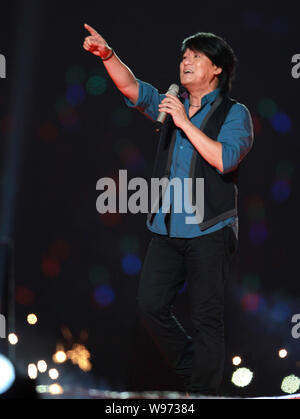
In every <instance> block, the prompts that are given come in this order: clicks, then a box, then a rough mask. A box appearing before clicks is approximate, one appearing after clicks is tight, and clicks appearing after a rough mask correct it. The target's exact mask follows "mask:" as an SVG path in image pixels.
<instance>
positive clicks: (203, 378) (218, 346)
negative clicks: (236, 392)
mask: <svg viewBox="0 0 300 419" xmlns="http://www.w3.org/2000/svg"><path fill="white" fill-rule="evenodd" d="M236 248H237V239H236V238H235V234H234V233H233V231H232V229H231V228H230V227H224V228H223V229H221V230H218V231H216V232H214V233H210V234H207V235H204V236H199V237H196V238H191V239H180V238H170V237H168V236H162V235H158V234H154V233H153V238H152V239H151V241H150V244H149V247H148V250H147V254H146V257H145V260H144V264H143V269H142V275H141V280H140V285H139V290H138V303H139V309H140V310H141V312H142V314H143V316H144V319H145V320H146V321H147V326H150V328H151V334H154V335H155V338H156V340H157V339H158V341H159V345H160V347H161V349H162V350H163V352H164V353H165V355H166V357H167V359H168V361H169V363H170V364H171V366H172V367H173V368H174V369H175V371H176V373H177V374H178V375H179V376H181V377H182V378H183V379H184V380H185V383H186V390H187V391H189V392H191V393H201V394H212V395H214V394H217V392H218V388H219V386H220V384H221V381H222V378H223V364H224V352H225V348H224V318H223V317H224V316H223V314H224V284H225V277H226V273H227V272H228V267H229V263H230V260H231V258H232V255H233V254H234V252H235V250H236ZM182 272H185V274H186V275H182V274H181V273H182ZM185 280H187V290H188V301H189V308H190V315H191V320H192V324H193V329H194V333H193V337H192V338H191V337H190V336H188V335H187V333H186V331H185V329H184V327H183V326H182V325H181V324H180V323H179V321H178V320H177V319H176V317H175V315H174V312H173V305H174V302H175V299H176V296H177V294H178V291H179V290H180V289H181V287H182V286H183V284H184V281H185Z"/></svg>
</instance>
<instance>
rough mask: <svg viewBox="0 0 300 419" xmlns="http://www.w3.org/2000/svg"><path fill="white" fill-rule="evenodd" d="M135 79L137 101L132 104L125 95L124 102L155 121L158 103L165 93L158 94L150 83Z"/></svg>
mask: <svg viewBox="0 0 300 419" xmlns="http://www.w3.org/2000/svg"><path fill="white" fill-rule="evenodd" d="M137 81H138V83H139V97H138V100H137V102H136V103H135V104H134V103H132V102H131V101H130V100H129V99H128V98H127V97H124V100H125V103H126V105H127V106H129V107H131V108H135V109H137V110H139V111H140V112H141V113H143V114H144V115H146V116H147V117H148V118H150V119H152V120H153V121H156V119H157V117H158V105H159V104H160V102H161V101H162V100H163V99H164V98H165V95H164V94H160V93H159V92H158V90H157V89H156V88H155V87H153V86H152V85H151V84H149V83H146V82H144V81H141V80H137Z"/></svg>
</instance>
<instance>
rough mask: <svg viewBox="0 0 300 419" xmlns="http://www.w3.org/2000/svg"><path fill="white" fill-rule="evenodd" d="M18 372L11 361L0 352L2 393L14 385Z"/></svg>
mask: <svg viewBox="0 0 300 419" xmlns="http://www.w3.org/2000/svg"><path fill="white" fill-rule="evenodd" d="M15 378H16V372H15V368H14V366H13V364H12V363H11V361H10V360H9V359H8V358H6V357H5V356H4V355H1V354H0V394H4V393H5V392H6V391H7V390H9V389H10V387H11V386H12V385H13V383H14V381H15Z"/></svg>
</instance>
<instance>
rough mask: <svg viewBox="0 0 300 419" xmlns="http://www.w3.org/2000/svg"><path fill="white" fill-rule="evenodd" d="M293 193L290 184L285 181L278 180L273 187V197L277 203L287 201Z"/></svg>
mask: <svg viewBox="0 0 300 419" xmlns="http://www.w3.org/2000/svg"><path fill="white" fill-rule="evenodd" d="M290 193H291V187H290V184H289V183H288V182H287V181H285V180H277V181H276V182H274V183H273V186H272V196H273V199H274V200H275V201H278V202H283V201H286V200H287V199H288V198H289V196H290Z"/></svg>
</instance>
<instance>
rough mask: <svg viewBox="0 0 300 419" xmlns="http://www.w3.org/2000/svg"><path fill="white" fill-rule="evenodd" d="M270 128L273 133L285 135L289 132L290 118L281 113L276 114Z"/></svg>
mask: <svg viewBox="0 0 300 419" xmlns="http://www.w3.org/2000/svg"><path fill="white" fill-rule="evenodd" d="M271 123H272V127H273V128H274V130H275V131H277V132H279V133H281V134H285V133H287V132H289V131H290V130H291V127H292V122H291V119H290V117H289V116H288V115H287V114H285V113H283V112H277V113H276V114H275V115H274V116H273V117H272V120H271Z"/></svg>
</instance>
